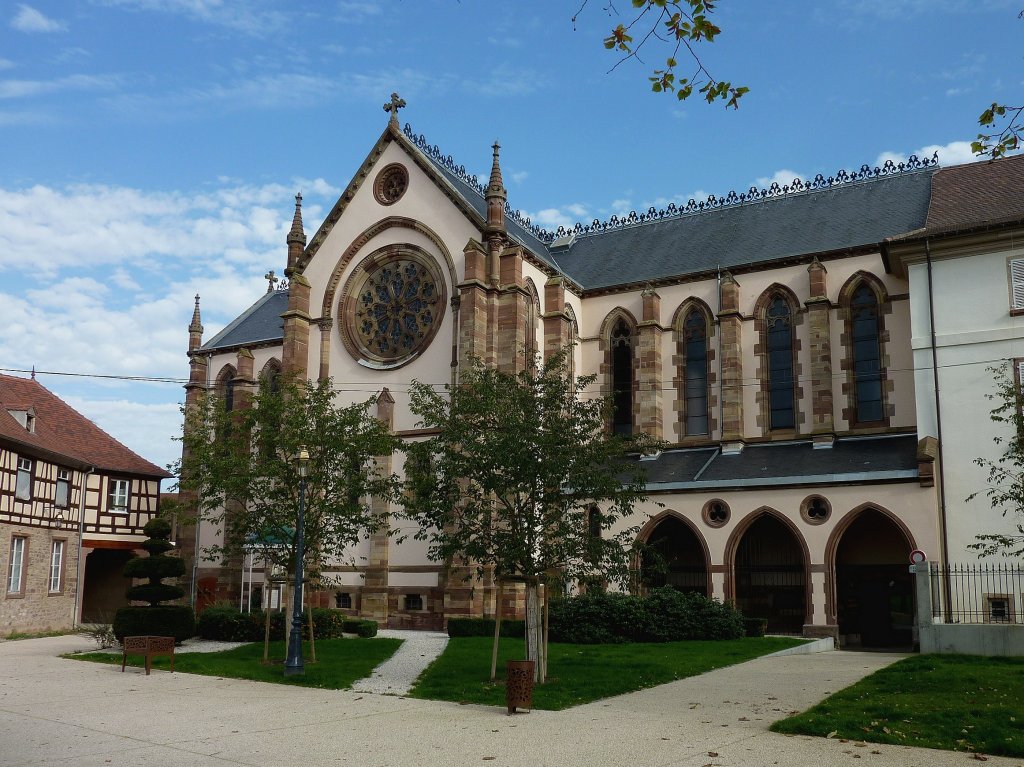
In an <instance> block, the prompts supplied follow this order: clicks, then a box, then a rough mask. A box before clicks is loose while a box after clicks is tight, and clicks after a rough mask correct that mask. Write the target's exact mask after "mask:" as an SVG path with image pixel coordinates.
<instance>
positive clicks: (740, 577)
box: [734, 514, 807, 634]
mask: <svg viewBox="0 0 1024 767" xmlns="http://www.w3.org/2000/svg"><path fill="white" fill-rule="evenodd" d="M734 567H735V573H736V607H737V608H738V609H739V611H740V612H741V613H743V614H744V615H745V616H747V617H748V618H765V619H767V620H768V631H769V632H770V633H773V634H802V633H803V630H804V621H805V618H806V614H807V581H806V566H805V562H804V552H803V547H802V546H801V545H800V541H798V540H797V538H796V536H795V535H794V533H793V531H792V530H790V529H789V528H788V527H787V526H786V525H785V524H784V523H783V522H782V521H781V520H779V519H778V518H777V517H775V516H774V515H772V514H763V515H762V516H761V517H759V518H758V519H757V520H755V521H754V522H753V523H752V524H751V525H750V527H748V528H747V529H746V531H745V532H744V533H743V537H742V539H741V540H740V542H739V545H738V546H737V547H736V561H735V565H734Z"/></svg>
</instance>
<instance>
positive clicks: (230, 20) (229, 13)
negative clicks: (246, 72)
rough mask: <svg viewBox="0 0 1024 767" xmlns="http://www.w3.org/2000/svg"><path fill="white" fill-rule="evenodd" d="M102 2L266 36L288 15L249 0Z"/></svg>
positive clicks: (280, 25) (281, 23) (120, 0)
mask: <svg viewBox="0 0 1024 767" xmlns="http://www.w3.org/2000/svg"><path fill="white" fill-rule="evenodd" d="M97 2H101V3H102V4H103V5H107V6H110V7H115V8H123V9H125V10H129V11H140V12H149V13H170V14H175V15H179V16H184V17H185V18H187V19H191V20H192V21H197V22H200V23H203V24H211V25H214V26H220V27H225V28H228V29H233V30H235V31H238V32H242V33H244V34H248V35H252V36H254V37H263V36H265V35H269V34H273V33H275V32H279V31H280V30H282V29H284V28H286V27H287V25H288V21H289V18H288V15H287V14H286V13H283V12H281V11H262V10H258V9H256V8H254V7H253V6H254V5H256V4H255V3H252V2H250V0H97Z"/></svg>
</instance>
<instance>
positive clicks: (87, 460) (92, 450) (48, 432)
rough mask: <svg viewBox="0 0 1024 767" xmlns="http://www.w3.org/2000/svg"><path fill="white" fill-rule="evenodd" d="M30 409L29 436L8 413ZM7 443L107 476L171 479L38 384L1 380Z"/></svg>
mask: <svg viewBox="0 0 1024 767" xmlns="http://www.w3.org/2000/svg"><path fill="white" fill-rule="evenodd" d="M29 407H31V408H32V409H33V411H34V412H35V431H34V433H30V432H29V431H28V430H27V429H25V427H24V426H22V425H21V424H20V423H18V421H17V420H16V419H15V418H14V416H12V415H11V414H10V413H9V412H8V411H9V410H27V409H28V408H29ZM7 440H11V441H13V442H17V443H19V444H20V445H23V446H25V447H27V448H30V449H31V448H35V449H36V450H40V451H45V452H47V453H51V454H53V455H55V456H60V457H64V458H69V459H71V460H72V461H73V462H74V463H79V464H86V465H88V466H95V467H96V468H97V469H103V470H106V471H114V472H118V471H119V472H125V473H127V474H141V475H143V476H150V477H170V476H172V475H171V474H169V473H168V472H167V471H165V470H164V469H161V468H160V467H159V466H157V465H156V464H154V463H150V462H149V461H147V460H146V459H145V458H143V457H141V456H139V455H137V454H136V453H134V452H132V451H131V450H129V449H128V448H127V447H125V446H124V445H122V444H121V443H120V442H118V441H117V440H116V439H114V438H113V437H111V436H110V435H109V434H107V433H106V432H105V431H103V429H101V428H100V427H99V426H97V425H96V424H94V423H93V422H92V421H90V420H89V419H88V418H86V417H85V416H83V415H82V414H81V413H79V412H78V411H77V410H75V409H74V408H72V407H71V406H70V405H68V404H67V403H66V402H64V400H62V399H61V398H60V397H58V396H57V395H55V394H54V393H53V392H51V391H50V390H49V389H47V388H46V387H45V386H43V385H42V384H40V383H39V382H38V381H35V380H31V379H28V378H18V377H15V376H7V375H0V441H7Z"/></svg>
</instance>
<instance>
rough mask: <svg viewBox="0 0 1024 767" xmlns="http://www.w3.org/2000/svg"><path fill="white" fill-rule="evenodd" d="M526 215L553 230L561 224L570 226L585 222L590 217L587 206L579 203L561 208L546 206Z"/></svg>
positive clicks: (532, 220) (533, 221) (535, 222)
mask: <svg viewBox="0 0 1024 767" xmlns="http://www.w3.org/2000/svg"><path fill="white" fill-rule="evenodd" d="M526 215H527V216H529V218H530V221H531V222H532V223H534V224H537V225H538V226H541V227H544V228H545V229H549V230H551V231H554V230H555V229H557V228H558V227H560V226H564V227H566V228H568V227H570V226H572V225H573V224H576V223H577V222H584V221H586V219H587V217H588V214H587V209H586V207H585V206H583V205H581V204H579V203H571V204H569V205H563V206H562V207H560V208H544V209H543V210H538V211H537V212H536V213H526Z"/></svg>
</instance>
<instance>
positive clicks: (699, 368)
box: [683, 309, 708, 435]
mask: <svg viewBox="0 0 1024 767" xmlns="http://www.w3.org/2000/svg"><path fill="white" fill-rule="evenodd" d="M683 343H684V347H685V351H684V358H685V364H686V374H685V377H684V378H683V397H684V398H685V400H686V434H687V435H692V434H707V433H708V327H707V321H706V320H705V318H704V315H703V314H702V313H701V312H700V311H699V310H697V309H691V310H690V313H689V314H687V315H686V319H685V320H684V321H683Z"/></svg>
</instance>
